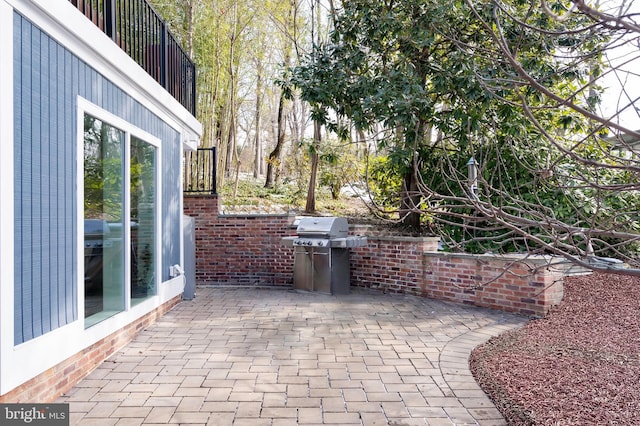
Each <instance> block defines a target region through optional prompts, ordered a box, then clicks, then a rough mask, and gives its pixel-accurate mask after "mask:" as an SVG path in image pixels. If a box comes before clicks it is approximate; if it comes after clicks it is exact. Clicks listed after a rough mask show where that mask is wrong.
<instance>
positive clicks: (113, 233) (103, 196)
mask: <svg viewBox="0 0 640 426" xmlns="http://www.w3.org/2000/svg"><path fill="white" fill-rule="evenodd" d="M124 138H125V133H124V132H123V131H122V130H119V129H117V128H115V127H113V126H111V125H109V124H107V123H105V122H103V121H101V120H99V119H97V118H95V117H92V116H90V115H88V114H85V115H84V296H85V297H84V300H85V302H84V310H85V326H90V325H93V324H96V323H98V322H100V321H102V320H104V319H106V318H108V317H110V316H112V315H115V314H116V313H118V312H121V311H123V310H124V308H125V298H124V275H125V256H124V247H125V246H124V240H125V234H124V217H125V216H124V214H123V213H124V174H123V147H124V140H125V139H124Z"/></svg>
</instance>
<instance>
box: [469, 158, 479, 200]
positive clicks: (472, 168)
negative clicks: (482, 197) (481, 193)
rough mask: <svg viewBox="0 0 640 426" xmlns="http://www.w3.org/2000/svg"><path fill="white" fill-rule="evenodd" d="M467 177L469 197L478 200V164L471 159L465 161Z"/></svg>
mask: <svg viewBox="0 0 640 426" xmlns="http://www.w3.org/2000/svg"><path fill="white" fill-rule="evenodd" d="M467 176H468V179H469V197H470V198H473V199H474V200H477V199H478V162H477V161H476V159H475V158H473V157H471V158H470V159H469V161H467Z"/></svg>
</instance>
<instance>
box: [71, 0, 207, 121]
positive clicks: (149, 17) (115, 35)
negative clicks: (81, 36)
mask: <svg viewBox="0 0 640 426" xmlns="http://www.w3.org/2000/svg"><path fill="white" fill-rule="evenodd" d="M69 1H70V2H71V4H73V5H74V6H75V7H77V8H78V10H80V11H81V12H82V13H83V14H84V15H85V16H86V17H87V18H89V19H90V20H91V21H92V22H93V23H94V24H95V25H96V26H97V27H99V28H100V29H101V30H102V31H103V32H104V33H105V34H106V35H108V36H109V37H111V39H112V40H113V41H114V42H115V43H116V44H117V45H118V46H120V48H121V49H122V50H124V51H125V52H126V53H127V54H128V55H129V56H130V57H131V58H132V59H133V60H135V61H136V62H137V63H138V65H140V66H141V67H142V68H144V70H145V71H146V72H147V73H148V74H149V75H150V76H151V77H153V78H154V79H155V80H156V81H157V82H158V83H160V84H161V85H162V87H164V88H165V89H166V90H167V91H168V92H169V93H171V95H172V96H173V97H174V98H176V100H178V101H179V102H180V103H181V104H182V105H183V106H184V107H185V108H186V109H187V110H189V112H190V113H191V114H192V115H194V116H195V113H196V66H195V64H194V63H193V61H192V60H191V59H190V58H189V55H188V54H187V53H186V52H185V51H184V49H182V47H181V46H180V45H179V44H178V42H177V41H176V39H175V37H174V36H173V35H172V34H171V33H170V32H169V30H168V27H167V24H166V23H165V22H164V21H163V20H162V19H161V18H160V16H159V15H158V14H157V13H156V12H155V10H153V7H151V5H150V4H149V3H147V1H146V0H69Z"/></svg>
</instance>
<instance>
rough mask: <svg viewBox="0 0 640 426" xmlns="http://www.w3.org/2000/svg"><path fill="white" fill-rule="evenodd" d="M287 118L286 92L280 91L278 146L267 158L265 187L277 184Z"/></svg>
mask: <svg viewBox="0 0 640 426" xmlns="http://www.w3.org/2000/svg"><path fill="white" fill-rule="evenodd" d="M285 121H286V118H285V116H284V93H280V100H279V101H278V140H277V141H276V146H275V148H274V149H273V151H271V154H269V159H268V160H267V179H266V181H265V184H264V187H265V188H273V187H274V185H275V184H276V175H277V169H278V168H279V167H280V153H281V152H282V147H283V146H284V126H285Z"/></svg>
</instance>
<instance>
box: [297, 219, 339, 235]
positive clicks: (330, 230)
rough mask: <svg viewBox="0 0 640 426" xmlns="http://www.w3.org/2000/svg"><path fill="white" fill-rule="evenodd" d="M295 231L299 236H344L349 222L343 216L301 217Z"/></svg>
mask: <svg viewBox="0 0 640 426" xmlns="http://www.w3.org/2000/svg"><path fill="white" fill-rule="evenodd" d="M296 232H297V233H298V235H299V236H301V237H303V236H307V237H315V238H344V237H346V236H347V235H348V233H349V224H348V223H347V219H346V218H344V217H303V218H301V219H300V221H299V222H298V228H297V229H296Z"/></svg>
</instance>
